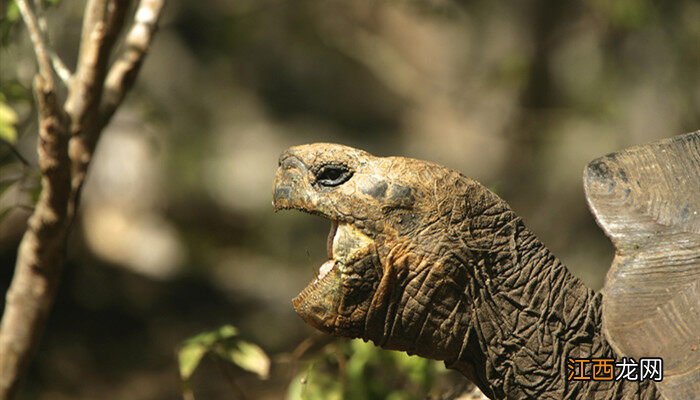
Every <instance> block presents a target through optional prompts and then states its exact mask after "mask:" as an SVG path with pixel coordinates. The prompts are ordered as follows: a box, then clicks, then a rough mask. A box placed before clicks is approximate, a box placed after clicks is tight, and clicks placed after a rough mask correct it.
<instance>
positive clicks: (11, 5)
mask: <svg viewBox="0 0 700 400" xmlns="http://www.w3.org/2000/svg"><path fill="white" fill-rule="evenodd" d="M20 20H21V16H20V13H19V7H17V3H15V1H14V0H9V1H8V2H4V1H3V2H2V3H0V46H4V45H6V44H7V42H8V41H9V40H10V38H11V33H12V30H13V29H14V27H15V25H17V23H18V22H19V21H20Z"/></svg>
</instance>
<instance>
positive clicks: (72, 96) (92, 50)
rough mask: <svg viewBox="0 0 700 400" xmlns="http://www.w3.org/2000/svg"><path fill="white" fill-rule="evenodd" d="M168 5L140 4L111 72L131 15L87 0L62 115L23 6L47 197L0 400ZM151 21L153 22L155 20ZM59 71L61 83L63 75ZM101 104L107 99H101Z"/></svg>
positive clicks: (21, 263)
mask: <svg viewBox="0 0 700 400" xmlns="http://www.w3.org/2000/svg"><path fill="white" fill-rule="evenodd" d="M162 3H163V2H162V0H141V3H140V5H139V8H138V10H139V11H138V12H137V15H136V18H135V22H134V24H133V27H132V28H131V31H130V33H129V35H128V36H127V39H126V46H125V47H126V50H125V51H124V53H123V54H122V55H121V56H120V57H119V59H118V61H117V62H116V63H115V66H114V67H113V68H112V72H110V76H112V78H110V79H109V84H108V89H107V90H108V92H109V95H106V96H103V88H104V87H105V78H106V77H107V70H108V66H109V59H110V55H111V52H112V49H113V47H114V44H115V42H116V40H117V37H118V35H119V32H120V30H121V28H122V26H123V25H124V20H125V16H126V13H127V10H128V9H129V2H128V1H127V0H88V3H87V5H86V8H85V17H84V21H83V31H82V36H81V43H80V52H79V57H78V63H77V68H76V72H75V74H74V76H73V78H72V79H70V85H69V87H68V94H67V99H66V101H65V104H64V106H63V107H61V105H60V104H61V102H60V100H59V99H58V96H57V93H56V90H55V85H54V71H53V70H52V66H51V52H50V50H49V49H48V48H47V44H46V41H45V40H46V39H45V37H44V36H43V34H42V29H41V27H40V25H39V22H38V20H37V17H36V15H35V14H34V11H33V9H32V8H31V6H30V5H29V3H28V2H27V0H17V4H18V5H19V7H20V11H21V13H22V18H23V20H24V22H25V25H26V26H27V30H28V31H29V34H30V37H31V39H32V44H33V46H34V52H35V54H36V59H37V64H38V66H39V72H38V74H37V75H36V77H35V79H34V94H35V96H36V100H37V109H38V114H39V115H38V118H39V141H38V146H37V152H38V156H39V157H38V158H39V169H40V170H41V175H42V180H41V185H42V188H41V194H40V196H39V200H38V202H37V204H36V207H35V208H34V212H33V213H32V216H31V217H30V219H29V223H28V228H27V231H26V232H25V234H24V236H23V237H22V241H21V243H20V246H19V250H18V254H17V262H16V265H15V274H14V277H13V279H12V283H11V285H10V289H9V290H8V292H7V301H6V304H5V311H4V314H3V316H2V321H0V400H9V399H11V398H13V397H14V396H15V395H16V393H17V390H18V388H19V383H20V381H21V379H22V376H23V375H24V373H25V371H26V370H27V366H28V365H29V361H30V359H31V356H32V354H33V352H34V351H35V349H36V347H37V344H38V342H39V338H40V336H41V333H42V331H43V328H44V325H45V323H46V319H47V317H48V314H49V311H50V308H51V305H52V303H53V299H54V297H55V294H56V290H57V288H58V283H59V280H60V276H61V270H62V267H63V260H64V253H65V243H66V238H67V237H68V233H69V231H70V227H71V225H72V222H73V220H74V217H75V212H76V209H77V207H78V200H79V197H80V191H81V188H82V185H83V183H84V181H85V176H86V173H87V169H88V166H89V164H90V160H91V158H92V154H93V150H94V148H95V145H96V143H97V140H98V139H99V136H100V133H101V131H102V129H103V128H104V127H105V126H106V124H107V123H108V121H109V119H110V117H111V115H112V114H113V113H114V111H115V110H116V108H117V107H118V106H119V104H120V103H121V101H122V99H123V98H124V96H125V93H126V92H127V91H128V90H129V88H130V87H131V86H132V85H133V82H134V80H135V78H136V73H137V72H138V69H139V66H140V65H141V63H142V60H143V58H144V56H145V54H146V52H147V50H148V47H149V45H150V42H151V40H152V37H153V33H154V32H155V25H156V23H157V21H158V17H159V15H160V11H161V8H162ZM149 13H150V14H149ZM54 68H55V69H56V70H57V72H58V73H59V75H60V74H61V72H60V69H59V68H56V67H55V66H54ZM103 97H106V99H105V98H103Z"/></svg>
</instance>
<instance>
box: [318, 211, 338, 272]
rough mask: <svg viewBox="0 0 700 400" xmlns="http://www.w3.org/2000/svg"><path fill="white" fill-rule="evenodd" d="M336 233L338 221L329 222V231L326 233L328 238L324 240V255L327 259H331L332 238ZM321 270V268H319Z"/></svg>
mask: <svg viewBox="0 0 700 400" xmlns="http://www.w3.org/2000/svg"><path fill="white" fill-rule="evenodd" d="M337 231H338V221H331V230H330V232H328V238H327V239H326V255H327V256H328V259H329V260H331V259H333V238H334V237H335V233H336V232H337ZM321 268H323V267H321Z"/></svg>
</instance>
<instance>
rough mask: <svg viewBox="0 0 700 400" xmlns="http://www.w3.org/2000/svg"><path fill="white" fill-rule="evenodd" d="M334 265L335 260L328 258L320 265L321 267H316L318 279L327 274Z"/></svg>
mask: <svg viewBox="0 0 700 400" xmlns="http://www.w3.org/2000/svg"><path fill="white" fill-rule="evenodd" d="M334 265H335V260H328V261H326V262H324V263H323V265H321V268H319V269H318V278H317V279H318V280H321V279H323V278H324V277H325V276H326V275H328V273H329V272H331V270H332V269H333V266H334Z"/></svg>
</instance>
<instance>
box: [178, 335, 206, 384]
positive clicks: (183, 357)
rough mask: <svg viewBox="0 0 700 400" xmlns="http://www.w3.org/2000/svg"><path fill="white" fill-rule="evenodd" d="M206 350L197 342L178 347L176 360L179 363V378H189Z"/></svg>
mask: <svg viewBox="0 0 700 400" xmlns="http://www.w3.org/2000/svg"><path fill="white" fill-rule="evenodd" d="M207 350H208V349H207V347H205V346H202V345H201V344H199V343H190V344H186V345H184V346H182V347H181V348H180V351H178V353H177V361H178V364H179V365H180V378H182V380H183V381H187V380H189V379H190V377H191V376H192V374H193V373H194V371H195V370H196V369H197V367H198V366H199V363H200V362H201V361H202V358H203V357H204V355H205V354H206V353H207Z"/></svg>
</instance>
